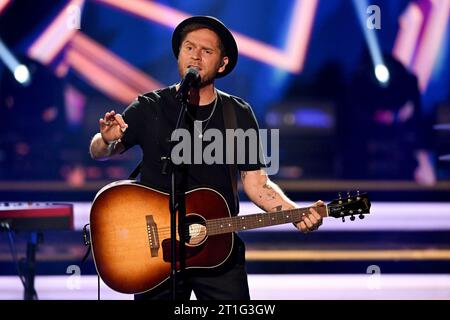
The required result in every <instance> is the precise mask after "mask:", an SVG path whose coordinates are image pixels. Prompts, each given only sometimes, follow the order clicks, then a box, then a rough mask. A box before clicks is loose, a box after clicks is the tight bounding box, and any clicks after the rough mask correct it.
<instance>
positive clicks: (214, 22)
mask: <svg viewBox="0 0 450 320" xmlns="http://www.w3.org/2000/svg"><path fill="white" fill-rule="evenodd" d="M190 24H202V25H205V26H207V27H208V28H210V29H211V30H213V31H214V32H215V33H216V34H217V35H218V36H219V38H220V40H221V41H222V43H223V46H224V48H225V56H227V57H228V64H227V65H226V66H225V70H224V71H223V72H221V73H218V74H217V75H216V78H221V77H224V76H226V75H227V74H229V73H230V72H231V70H233V69H234V67H235V66H236V63H237V59H238V48H237V44H236V40H234V37H233V35H232V34H231V32H230V30H228V28H227V27H226V26H225V25H224V24H223V23H222V22H221V21H220V20H218V19H216V18H214V17H210V16H193V17H190V18H187V19H185V20H183V21H182V22H181V23H180V24H179V25H178V26H177V27H176V28H175V30H174V31H173V34H172V50H173V53H174V54H175V58H177V59H178V54H179V53H180V45H181V32H182V31H183V29H184V28H185V27H186V26H187V25H190Z"/></svg>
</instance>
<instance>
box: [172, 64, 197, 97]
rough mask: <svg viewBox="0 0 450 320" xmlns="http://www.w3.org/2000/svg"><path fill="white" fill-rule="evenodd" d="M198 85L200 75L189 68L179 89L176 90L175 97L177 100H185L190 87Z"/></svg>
mask: <svg viewBox="0 0 450 320" xmlns="http://www.w3.org/2000/svg"><path fill="white" fill-rule="evenodd" d="M199 83H200V74H199V73H198V70H197V69H195V68H189V69H188V70H187V71H186V73H185V75H184V78H183V80H181V83H180V87H179V88H178V91H177V94H176V97H177V99H181V100H186V98H187V94H188V92H189V90H190V89H191V88H192V87H195V86H197V85H198V84H199Z"/></svg>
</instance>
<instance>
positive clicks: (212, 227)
mask: <svg viewBox="0 0 450 320" xmlns="http://www.w3.org/2000/svg"><path fill="white" fill-rule="evenodd" d="M294 210H295V209H294ZM286 211H288V210H286ZM257 215H259V217H263V220H267V219H265V218H266V217H268V215H267V216H264V215H265V213H261V214H257ZM293 215H299V217H298V218H299V219H301V218H302V216H303V215H302V213H301V212H297V213H293ZM257 217H258V216H253V217H252V218H257ZM280 218H281V219H280ZM286 218H288V220H286ZM286 218H285V216H284V215H283V216H281V215H275V217H272V219H271V220H270V221H275V222H277V223H276V224H279V223H278V222H280V220H281V223H289V222H292V221H291V220H292V218H290V217H286ZM294 218H295V217H294ZM220 219H229V218H218V219H214V223H215V225H214V224H210V226H209V228H207V232H206V234H208V230H209V231H213V232H214V231H222V230H226V229H227V227H232V228H231V229H236V230H239V229H240V230H245V229H246V228H249V227H251V226H243V225H242V226H241V227H242V228H239V227H240V226H239V224H242V222H248V221H249V219H247V220H245V219H236V221H235V222H234V223H233V222H231V224H232V225H231V226H230V225H228V226H227V225H226V224H225V228H222V227H219V220H220ZM216 220H217V221H216ZM255 220H256V219H255ZM210 221H211V220H210ZM251 222H253V221H251ZM198 224H200V225H202V226H205V225H204V223H198ZM191 225H192V224H191ZM264 226H266V227H269V226H271V224H267V225H264ZM205 227H206V226H205ZM244 227H245V228H244ZM256 227H258V225H256ZM130 229H132V228H130ZM184 231H185V232H186V234H187V235H190V230H189V225H188V226H187V227H186V229H185V230H184ZM232 231H233V230H230V231H229V232H232ZM227 232H228V231H227ZM227 232H224V233H227ZM170 234H171V230H170V227H162V228H159V230H158V236H159V235H163V236H165V235H170Z"/></svg>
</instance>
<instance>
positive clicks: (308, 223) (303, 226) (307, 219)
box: [294, 200, 325, 233]
mask: <svg viewBox="0 0 450 320" xmlns="http://www.w3.org/2000/svg"><path fill="white" fill-rule="evenodd" d="M323 206H325V203H324V202H323V201H322V200H319V201H317V202H316V203H314V205H313V207H323ZM294 224H295V226H296V227H297V229H298V230H300V231H301V232H303V233H308V232H311V231H315V230H317V229H319V227H320V226H321V225H322V216H321V215H320V214H319V213H318V212H317V211H316V210H315V209H314V208H310V209H309V212H308V213H307V214H306V215H305V216H303V217H302V220H301V221H298V222H296V223H294Z"/></svg>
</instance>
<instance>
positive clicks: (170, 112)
mask: <svg viewBox="0 0 450 320" xmlns="http://www.w3.org/2000/svg"><path fill="white" fill-rule="evenodd" d="M175 94H176V88H175V86H174V85H173V86H170V87H167V88H163V89H160V90H156V91H152V92H149V93H146V94H144V95H142V96H139V97H138V98H137V99H136V100H135V101H134V102H133V103H131V104H130V105H129V106H128V107H127V108H126V110H125V111H124V112H123V113H122V116H123V118H124V120H125V122H126V123H127V124H128V129H127V130H126V131H125V134H124V136H123V138H122V139H121V140H122V143H123V144H124V146H125V150H128V149H129V148H131V147H133V146H135V145H139V146H140V147H141V148H142V152H143V163H142V168H141V182H142V183H144V184H146V185H149V186H152V187H153V188H155V189H158V190H161V191H165V192H168V191H169V190H170V174H166V175H164V174H162V164H163V161H161V157H166V156H170V143H169V141H170V138H171V135H172V132H173V130H174V129H175V126H176V122H177V119H178V116H179V113H180V108H181V105H180V103H179V102H178V100H176V98H175ZM231 99H232V101H233V104H234V105H235V114H236V121H237V127H238V128H241V129H243V130H244V131H245V130H247V129H254V130H256V132H258V129H259V128H258V123H257V121H256V118H255V116H254V113H253V111H252V109H251V107H250V105H249V104H248V103H246V102H245V101H243V100H242V99H240V98H237V97H233V96H231ZM222 101H223V99H218V100H217V105H215V106H214V102H213V103H211V104H209V105H206V106H200V107H197V106H189V108H188V112H189V114H186V117H185V118H184V121H183V123H182V128H184V129H186V130H188V131H189V132H190V133H191V137H192V140H191V150H192V152H191V156H192V162H191V164H188V165H181V166H178V167H177V168H178V169H177V170H178V171H177V172H178V177H181V175H180V174H181V173H184V177H185V179H184V180H181V179H180V178H178V182H179V184H178V185H179V186H182V187H183V188H184V189H185V190H191V189H194V188H197V187H209V188H212V189H214V190H216V191H218V192H219V193H221V194H222V195H223V196H224V197H225V199H226V201H227V203H228V206H229V208H230V212H231V213H232V214H233V215H234V214H237V213H238V212H239V207H237V208H235V201H234V200H235V199H234V195H233V191H232V185H231V180H230V176H229V174H230V173H229V168H228V165H227V164H225V163H222V164H220V163H213V164H205V163H204V161H202V163H201V164H195V163H194V160H195V159H194V152H193V149H194V143H198V141H197V142H194V141H193V140H194V139H199V137H198V136H199V130H198V129H199V127H198V126H197V128H194V126H193V123H194V122H193V120H192V119H195V120H199V121H202V120H204V122H203V123H202V128H203V129H204V131H206V130H208V129H212V128H214V129H218V130H220V132H222V133H224V132H225V125H224V119H223V109H222V108H223V105H222ZM210 116H211V117H210ZM209 117H210V118H209ZM208 118H209V120H208ZM223 137H224V139H223V140H224V145H225V141H226V139H225V134H223ZM199 141H201V139H199ZM200 143H203V149H204V148H205V147H206V146H207V145H208V144H210V143H211V142H209V141H203V142H200ZM246 143H248V140H246ZM258 146H260V143H259V135H258ZM248 147H249V146H248V145H246V148H245V149H246V152H248V149H249V148H248ZM203 149H202V151H203ZM261 151H262V150H261V149H260V148H258V152H261ZM224 152H225V151H224ZM197 156H198V152H197ZM249 160H250V158H249V157H248V155H246V161H245V163H244V164H238V170H240V171H252V170H258V169H260V168H261V167H263V163H264V161H258V162H257V163H254V161H253V160H252V161H249ZM258 160H259V158H258ZM234 178H236V179H237V177H234Z"/></svg>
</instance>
